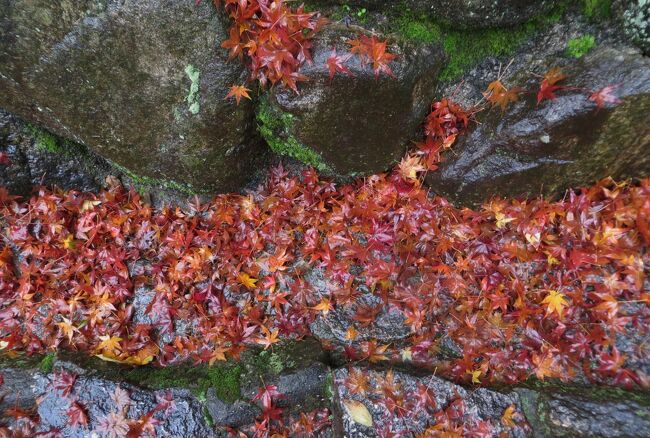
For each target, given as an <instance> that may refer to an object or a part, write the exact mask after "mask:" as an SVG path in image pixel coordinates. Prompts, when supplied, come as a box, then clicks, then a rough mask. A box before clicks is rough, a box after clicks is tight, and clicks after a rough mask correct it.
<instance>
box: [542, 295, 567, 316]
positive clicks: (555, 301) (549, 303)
mask: <svg viewBox="0 0 650 438" xmlns="http://www.w3.org/2000/svg"><path fill="white" fill-rule="evenodd" d="M565 298H566V297H565V296H564V295H563V294H561V293H560V292H558V291H556V290H549V291H548V295H546V298H544V300H543V301H542V304H546V314H547V315H550V314H551V313H553V312H555V313H557V314H558V316H559V317H560V318H562V312H563V311H564V308H565V307H566V306H568V305H569V303H568V302H567V301H566V299H565Z"/></svg>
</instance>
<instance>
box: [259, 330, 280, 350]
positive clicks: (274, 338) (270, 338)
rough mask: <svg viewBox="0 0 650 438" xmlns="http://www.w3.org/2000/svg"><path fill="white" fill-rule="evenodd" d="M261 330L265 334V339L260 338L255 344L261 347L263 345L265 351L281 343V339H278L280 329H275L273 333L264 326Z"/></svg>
mask: <svg viewBox="0 0 650 438" xmlns="http://www.w3.org/2000/svg"><path fill="white" fill-rule="evenodd" d="M261 328H262V331H263V332H264V337H263V338H258V339H257V340H256V341H255V342H257V343H258V344H260V345H263V346H264V349H265V350H266V349H267V348H269V347H270V346H271V345H273V344H276V343H278V342H280V339H279V338H278V335H279V330H278V329H273V331H271V330H269V329H267V328H266V327H265V326H262V327H261Z"/></svg>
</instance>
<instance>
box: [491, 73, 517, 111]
mask: <svg viewBox="0 0 650 438" xmlns="http://www.w3.org/2000/svg"><path fill="white" fill-rule="evenodd" d="M519 93H521V88H517V87H514V88H510V89H507V88H506V87H505V86H504V85H503V83H501V81H500V80H496V81H492V82H490V84H489V85H488V87H487V90H486V91H484V92H483V96H485V98H486V99H487V101H488V102H490V103H491V104H492V106H496V105H499V106H500V107H501V111H505V110H506V107H507V106H508V105H509V104H510V103H512V102H516V101H517V100H519Z"/></svg>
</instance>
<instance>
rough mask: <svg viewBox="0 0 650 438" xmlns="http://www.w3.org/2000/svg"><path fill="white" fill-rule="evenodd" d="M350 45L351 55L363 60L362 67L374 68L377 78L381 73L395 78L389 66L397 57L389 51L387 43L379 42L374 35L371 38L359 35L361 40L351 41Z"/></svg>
mask: <svg viewBox="0 0 650 438" xmlns="http://www.w3.org/2000/svg"><path fill="white" fill-rule="evenodd" d="M348 44H350V53H352V54H353V55H357V56H359V58H360V59H361V65H368V64H369V65H370V66H371V67H372V71H373V72H374V73H375V78H377V77H379V74H380V73H385V74H387V75H388V76H393V77H394V76H395V75H394V74H393V70H392V69H391V68H390V66H389V64H390V63H391V62H392V61H393V60H394V59H395V58H396V57H397V55H395V54H393V53H390V52H388V51H387V46H388V43H387V42H386V41H379V40H378V39H377V37H375V36H374V35H373V36H371V37H368V36H366V35H359V38H357V39H353V40H349V41H348Z"/></svg>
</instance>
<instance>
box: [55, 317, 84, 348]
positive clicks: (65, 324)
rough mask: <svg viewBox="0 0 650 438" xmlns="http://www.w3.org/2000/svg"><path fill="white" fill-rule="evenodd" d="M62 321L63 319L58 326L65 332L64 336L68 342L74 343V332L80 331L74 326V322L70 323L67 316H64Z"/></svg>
mask: <svg viewBox="0 0 650 438" xmlns="http://www.w3.org/2000/svg"><path fill="white" fill-rule="evenodd" d="M61 319H63V321H62V322H59V323H57V324H58V326H59V328H60V329H61V330H62V331H63V334H64V335H65V336H67V337H68V341H69V342H70V343H72V336H73V335H74V332H78V331H79V330H78V329H77V328H76V327H75V326H74V325H73V324H72V321H70V320H69V319H68V318H66V317H65V316H62V317H61Z"/></svg>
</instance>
